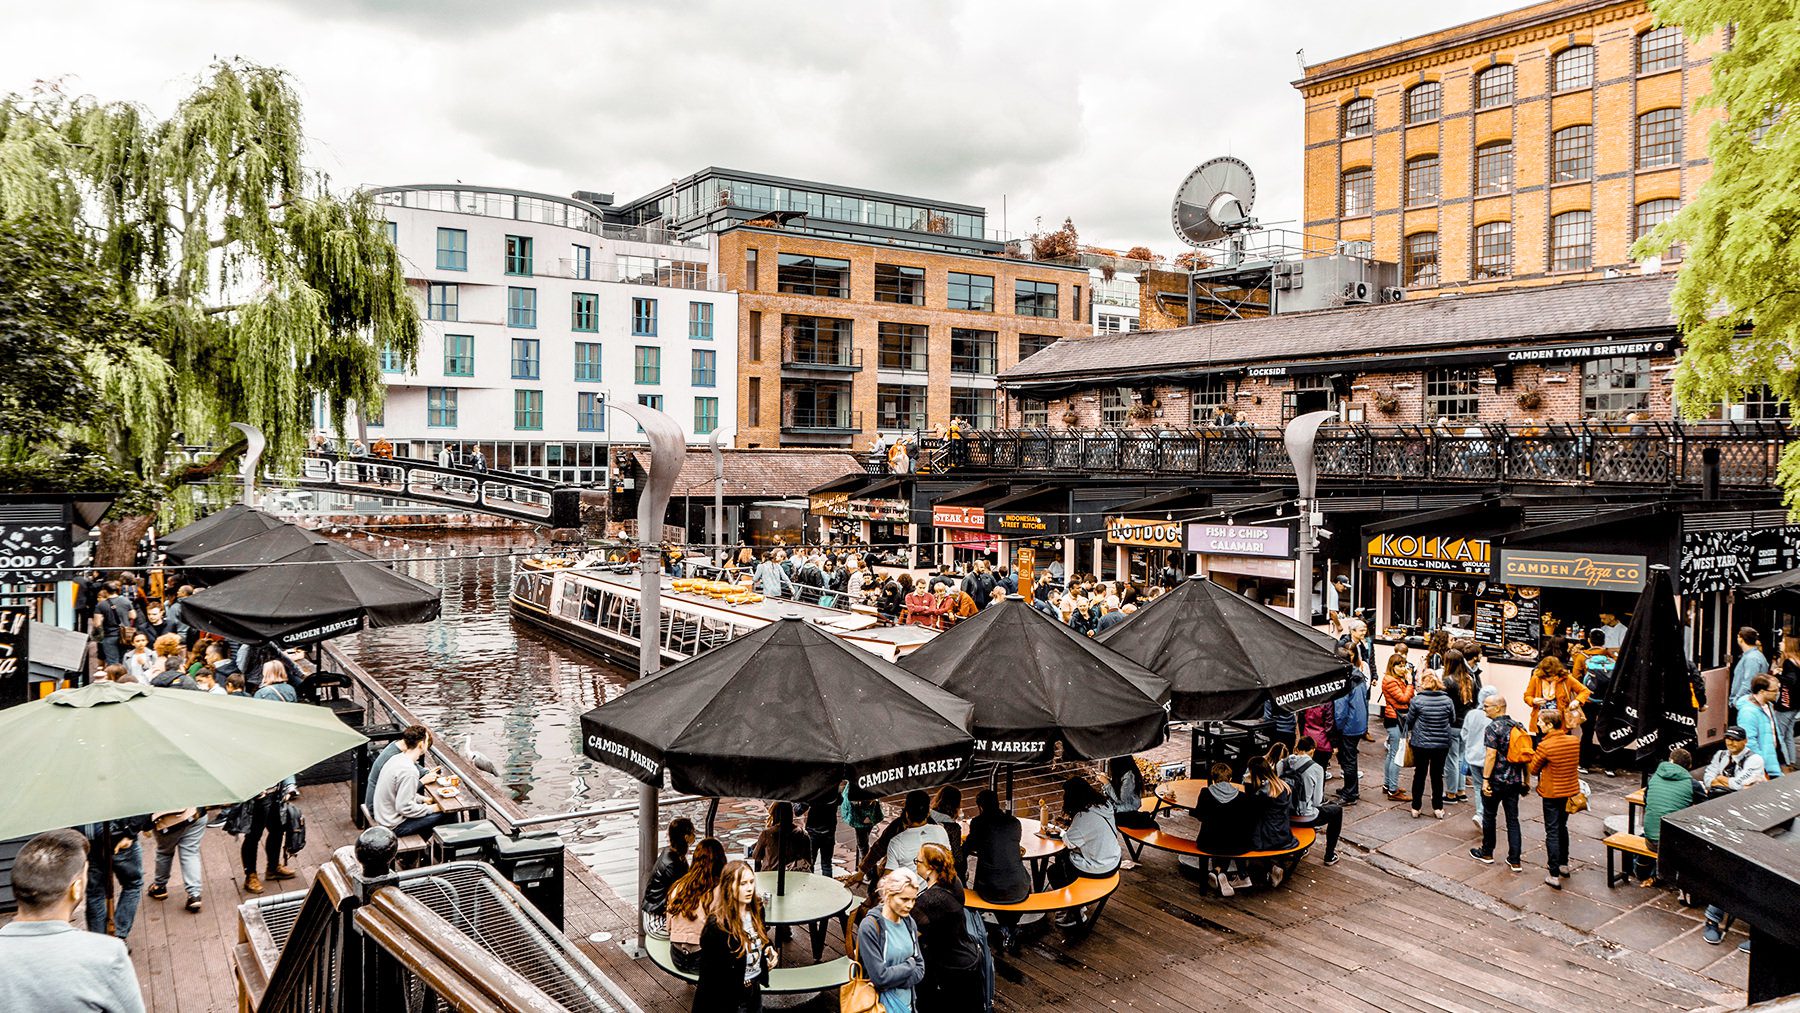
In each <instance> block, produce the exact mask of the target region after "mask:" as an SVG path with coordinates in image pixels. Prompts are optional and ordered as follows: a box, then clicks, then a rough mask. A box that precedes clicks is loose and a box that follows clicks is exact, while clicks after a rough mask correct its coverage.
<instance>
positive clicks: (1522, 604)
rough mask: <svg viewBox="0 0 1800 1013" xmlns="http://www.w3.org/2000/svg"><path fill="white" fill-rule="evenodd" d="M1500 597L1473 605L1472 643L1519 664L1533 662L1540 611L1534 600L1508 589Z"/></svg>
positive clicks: (1540, 617)
mask: <svg viewBox="0 0 1800 1013" xmlns="http://www.w3.org/2000/svg"><path fill="white" fill-rule="evenodd" d="M1499 594H1500V595H1503V596H1493V595H1494V592H1490V597H1486V598H1481V599H1479V600H1477V601H1476V602H1475V642H1476V643H1478V644H1480V645H1481V646H1483V647H1485V648H1487V649H1488V650H1490V651H1492V652H1494V653H1496V654H1499V655H1501V656H1504V657H1509V658H1513V659H1515V660H1518V661H1536V660H1537V653H1538V651H1537V649H1538V640H1539V638H1540V636H1541V634H1542V633H1543V629H1544V627H1543V609H1542V608H1541V607H1540V606H1539V604H1538V600H1537V599H1536V598H1522V597H1520V596H1519V595H1518V594H1516V593H1514V592H1512V591H1511V590H1510V589H1502V590H1501V591H1500V592H1499Z"/></svg>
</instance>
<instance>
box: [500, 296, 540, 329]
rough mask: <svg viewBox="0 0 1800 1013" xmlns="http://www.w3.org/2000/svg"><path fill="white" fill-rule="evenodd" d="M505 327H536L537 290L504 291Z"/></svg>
mask: <svg viewBox="0 0 1800 1013" xmlns="http://www.w3.org/2000/svg"><path fill="white" fill-rule="evenodd" d="M506 326H508V327H536V326H537V289H535V288H509V289H507V290H506Z"/></svg>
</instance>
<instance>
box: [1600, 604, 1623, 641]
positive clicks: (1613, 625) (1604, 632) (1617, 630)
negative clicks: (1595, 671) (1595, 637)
mask: <svg viewBox="0 0 1800 1013" xmlns="http://www.w3.org/2000/svg"><path fill="white" fill-rule="evenodd" d="M1600 635H1601V636H1603V637H1605V638H1606V645H1605V646H1607V647H1610V648H1612V649H1613V650H1615V651H1616V650H1618V649H1619V647H1620V646H1621V645H1623V644H1624V643H1625V626H1624V624H1623V623H1621V622H1619V617H1618V616H1616V615H1614V614H1612V613H1611V612H1602V613H1600Z"/></svg>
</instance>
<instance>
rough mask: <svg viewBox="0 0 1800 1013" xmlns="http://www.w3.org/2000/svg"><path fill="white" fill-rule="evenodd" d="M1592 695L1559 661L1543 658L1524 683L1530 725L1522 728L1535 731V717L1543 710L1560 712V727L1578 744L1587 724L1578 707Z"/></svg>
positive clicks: (1536, 722)
mask: <svg viewBox="0 0 1800 1013" xmlns="http://www.w3.org/2000/svg"><path fill="white" fill-rule="evenodd" d="M1592 695H1593V694H1592V693H1590V692H1588V688H1587V687H1586V686H1583V685H1582V684H1581V680H1579V679H1577V678H1575V677H1574V676H1573V675H1570V674H1569V670H1568V668H1567V666H1565V665H1564V664H1563V663H1562V662H1561V661H1559V660H1557V659H1556V658H1553V657H1551V658H1545V659H1544V660H1542V661H1540V662H1538V664H1537V667H1536V668H1534V669H1532V670H1531V678H1530V679H1528V680H1526V682H1525V702H1526V703H1527V704H1529V705H1530V707H1531V718H1530V723H1529V724H1527V725H1526V726H1525V727H1527V728H1533V729H1535V728H1536V727H1537V726H1538V715H1539V714H1541V713H1543V712H1544V711H1546V710H1557V711H1561V712H1562V716H1563V727H1564V728H1566V729H1568V731H1569V734H1571V735H1573V736H1575V738H1576V741H1580V739H1581V724H1582V722H1583V721H1585V720H1586V716H1585V715H1584V714H1583V713H1582V710H1581V705H1582V704H1585V703H1587V702H1588V698H1589V697H1591V696H1592Z"/></svg>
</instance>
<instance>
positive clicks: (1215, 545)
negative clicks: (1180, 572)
mask: <svg viewBox="0 0 1800 1013" xmlns="http://www.w3.org/2000/svg"><path fill="white" fill-rule="evenodd" d="M1289 535H1290V532H1289V531H1288V528H1287V526H1286V525H1283V524H1273V525H1265V524H1205V523H1196V524H1189V525H1188V529H1187V547H1188V551H1189V552H1204V553H1206V554H1207V555H1209V556H1259V557H1263V558H1266V559H1287V558H1289V557H1290V556H1291V555H1293V549H1292V539H1291V538H1290V537H1289Z"/></svg>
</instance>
